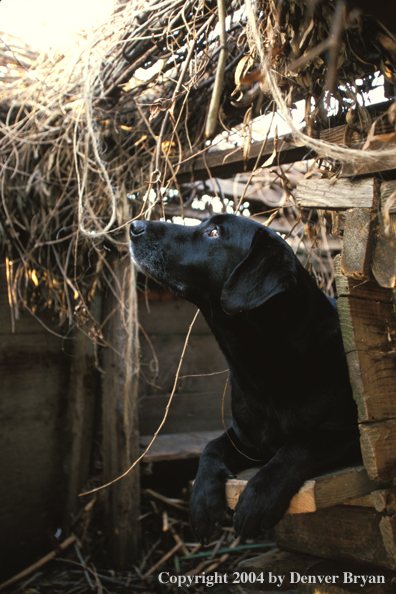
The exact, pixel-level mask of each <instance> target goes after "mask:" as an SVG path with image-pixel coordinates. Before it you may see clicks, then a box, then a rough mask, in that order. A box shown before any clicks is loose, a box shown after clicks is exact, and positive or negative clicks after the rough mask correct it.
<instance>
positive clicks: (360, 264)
mask: <svg viewBox="0 0 396 594" xmlns="http://www.w3.org/2000/svg"><path fill="white" fill-rule="evenodd" d="M371 181H372V180H371ZM375 221H376V212H374V210H373V209H370V208H353V209H352V210H349V211H348V212H347V213H346V216H345V227H344V242H343V248H342V254H341V270H342V273H343V274H344V275H346V276H348V277H352V278H356V279H368V278H369V277H370V272H371V252H372V248H373V243H374V234H373V227H374V223H375Z"/></svg>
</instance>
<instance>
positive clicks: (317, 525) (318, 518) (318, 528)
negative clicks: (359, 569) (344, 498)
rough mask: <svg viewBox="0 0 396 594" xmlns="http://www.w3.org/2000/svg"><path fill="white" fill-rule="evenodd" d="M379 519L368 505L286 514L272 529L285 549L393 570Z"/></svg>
mask: <svg viewBox="0 0 396 594" xmlns="http://www.w3.org/2000/svg"><path fill="white" fill-rule="evenodd" d="M381 518H382V516H381V515H380V514H379V513H377V512H375V511H373V510H371V509H369V508H363V507H362V508H359V507H350V506H336V507H331V508H328V509H323V510H320V511H318V512H316V513H314V514H295V515H292V514H286V515H285V516H284V517H283V519H282V520H281V521H280V522H279V524H278V525H277V526H276V528H275V540H276V543H277V545H278V546H279V547H280V548H284V549H286V550H291V551H296V552H301V553H304V554H310V555H318V556H320V557H325V558H328V559H335V560H340V561H344V560H350V561H357V562H360V563H369V564H373V565H376V566H378V567H388V568H389V569H393V570H395V569H396V558H395V557H393V556H391V555H389V554H388V550H387V548H386V547H385V545H384V542H383V537H382V533H381V530H380V521H381ZM388 549H389V545H388Z"/></svg>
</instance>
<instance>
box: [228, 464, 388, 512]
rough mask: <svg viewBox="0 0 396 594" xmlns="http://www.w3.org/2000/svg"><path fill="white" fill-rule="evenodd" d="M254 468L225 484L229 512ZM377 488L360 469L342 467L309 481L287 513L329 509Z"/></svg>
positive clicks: (364, 471)
mask: <svg viewBox="0 0 396 594" xmlns="http://www.w3.org/2000/svg"><path fill="white" fill-rule="evenodd" d="M255 472H257V469H249V470H248V471H245V472H244V473H241V474H240V475H238V477H237V478H236V479H230V480H228V481H227V483H226V498H227V503H228V506H229V507H230V508H231V509H234V508H235V507H236V504H237V503H238V499H239V497H240V495H241V493H242V492H243V490H244V488H245V487H246V484H247V482H248V480H249V478H250V477H251V476H253V475H254V474H255ZM377 488H378V483H374V482H372V481H371V480H370V479H369V477H368V475H367V471H366V469H365V468H364V467H363V466H359V467H354V468H345V469H342V470H339V471H337V472H333V473H327V474H323V475H321V476H319V477H315V478H313V479H311V480H308V481H306V482H305V483H304V485H303V486H302V487H301V489H300V490H299V492H298V493H297V494H296V495H295V496H294V497H293V499H292V500H291V502H290V506H289V509H288V510H287V513H289V514H304V513H312V512H316V511H317V510H319V509H323V508H326V507H331V506H333V505H338V504H340V503H343V502H345V501H346V500H347V499H350V498H356V497H363V496H364V495H366V494H368V493H371V491H374V490H376V489H377Z"/></svg>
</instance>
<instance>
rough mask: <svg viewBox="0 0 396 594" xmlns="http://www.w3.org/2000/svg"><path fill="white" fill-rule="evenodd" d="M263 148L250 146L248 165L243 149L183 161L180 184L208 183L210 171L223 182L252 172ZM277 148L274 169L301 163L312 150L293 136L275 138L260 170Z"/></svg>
mask: <svg viewBox="0 0 396 594" xmlns="http://www.w3.org/2000/svg"><path fill="white" fill-rule="evenodd" d="M262 145H263V143H262V142H254V143H252V144H251V145H250V151H249V158H248V159H247V161H244V149H243V148H242V147H240V148H232V149H227V150H219V149H212V150H210V151H207V152H205V153H202V151H200V152H199V153H198V154H195V155H191V157H188V158H187V159H185V160H184V161H182V163H181V164H180V166H179V169H178V173H177V175H176V179H177V182H178V183H179V184H183V183H186V182H191V181H195V180H200V179H201V180H204V179H208V178H209V177H210V175H209V173H208V170H210V172H211V175H212V177H220V178H227V177H232V176H234V175H235V174H236V173H243V172H245V171H252V170H253V168H254V166H255V165H256V162H257V159H258V156H259V154H260V152H261V150H262ZM275 147H277V154H276V157H275V159H274V161H273V162H272V163H271V164H272V165H281V164H285V163H294V162H296V161H301V160H302V159H304V158H305V157H306V156H307V155H308V153H309V149H307V148H306V147H305V146H303V145H301V144H298V143H296V141H295V140H294V139H293V136H292V135H291V134H286V135H285V136H281V137H279V138H278V139H277V141H275V140H274V139H273V138H271V139H269V140H268V141H267V143H266V145H265V148H264V150H263V151H262V154H261V157H260V159H259V162H258V166H259V167H260V166H262V165H263V164H264V163H265V162H266V161H268V159H269V158H270V157H271V156H272V155H273V153H274V149H275Z"/></svg>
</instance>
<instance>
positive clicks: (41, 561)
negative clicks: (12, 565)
mask: <svg viewBox="0 0 396 594" xmlns="http://www.w3.org/2000/svg"><path fill="white" fill-rule="evenodd" d="M76 542H77V538H76V537H75V536H74V535H72V536H69V537H68V538H66V540H64V541H63V542H61V543H60V544H59V549H58V550H57V551H51V552H50V553H48V555H45V556H44V557H42V558H41V559H39V561H36V563H33V565H30V566H29V567H27V568H26V569H24V570H23V571H21V572H20V573H17V575H14V576H13V577H12V578H10V579H9V580H7V581H6V582H3V583H2V584H0V590H4V589H5V588H7V587H8V586H11V585H12V584H15V583H16V582H19V581H20V580H22V579H23V578H24V577H26V576H27V575H29V574H31V573H33V572H34V571H36V569H38V568H39V567H42V566H43V565H45V564H46V563H48V562H49V561H51V560H52V559H55V557H56V556H57V554H58V553H60V552H62V551H65V550H66V549H67V548H68V547H70V545H72V544H73V543H76Z"/></svg>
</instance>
